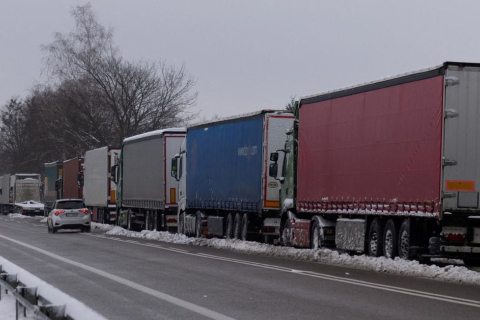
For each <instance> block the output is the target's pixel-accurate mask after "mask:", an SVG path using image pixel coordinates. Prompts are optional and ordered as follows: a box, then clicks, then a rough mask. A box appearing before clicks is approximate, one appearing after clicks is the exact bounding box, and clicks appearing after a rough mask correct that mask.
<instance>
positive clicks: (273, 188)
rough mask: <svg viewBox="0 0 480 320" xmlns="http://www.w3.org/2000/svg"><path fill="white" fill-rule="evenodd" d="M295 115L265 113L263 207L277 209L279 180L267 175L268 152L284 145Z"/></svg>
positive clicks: (281, 164) (280, 159)
mask: <svg viewBox="0 0 480 320" xmlns="http://www.w3.org/2000/svg"><path fill="white" fill-rule="evenodd" d="M294 119H295V117H294V116H293V115H292V114H290V113H280V114H278V113H267V114H265V123H264V126H265V130H264V140H263V141H264V152H263V157H264V158H263V162H264V163H263V179H262V183H263V185H262V195H263V209H272V210H278V209H279V202H278V197H279V189H280V182H279V181H277V180H275V178H272V177H270V176H269V175H268V164H269V163H270V161H269V157H270V153H272V152H275V151H277V150H279V149H283V148H284V146H285V139H286V135H285V132H286V131H287V130H288V129H290V128H292V126H293V120H294ZM278 167H279V168H280V170H281V168H282V167H283V154H281V155H280V157H279V161H278Z"/></svg>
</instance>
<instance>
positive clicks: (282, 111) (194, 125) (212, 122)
mask: <svg viewBox="0 0 480 320" xmlns="http://www.w3.org/2000/svg"><path fill="white" fill-rule="evenodd" d="M264 113H290V112H288V111H286V110H273V109H265V110H260V111H255V112H250V113H243V114H239V115H235V116H231V117H225V118H219V119H215V120H208V121H202V122H197V123H193V124H191V125H188V126H187V129H193V128H197V127H202V126H206V125H209V124H218V123H221V122H230V121H235V120H237V119H244V118H250V117H254V116H257V115H260V114H264Z"/></svg>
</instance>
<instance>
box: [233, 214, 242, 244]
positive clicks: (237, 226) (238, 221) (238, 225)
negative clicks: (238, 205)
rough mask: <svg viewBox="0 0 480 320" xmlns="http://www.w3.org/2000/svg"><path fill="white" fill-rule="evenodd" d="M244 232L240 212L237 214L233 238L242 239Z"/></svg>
mask: <svg viewBox="0 0 480 320" xmlns="http://www.w3.org/2000/svg"><path fill="white" fill-rule="evenodd" d="M241 232H242V216H241V215H240V213H237V214H236V215H235V224H234V228H233V239H240V236H241Z"/></svg>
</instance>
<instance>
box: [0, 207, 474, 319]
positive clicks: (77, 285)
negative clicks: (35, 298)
mask: <svg viewBox="0 0 480 320" xmlns="http://www.w3.org/2000/svg"><path fill="white" fill-rule="evenodd" d="M0 256H3V257H4V258H5V259H8V260H10V261H12V262H13V263H15V264H17V265H19V266H20V267H22V268H24V269H26V270H27V271H29V272H31V273H33V274H35V275H36V276H37V277H39V278H41V279H43V280H44V281H46V282H48V283H50V284H52V285H53V286H55V287H57V288H59V289H60V290H62V291H64V292H66V293H67V294H69V295H71V296H73V297H74V298H76V299H78V300H80V301H82V302H83V303H85V304H86V305H88V306H89V307H91V308H92V309H94V310H96V311H97V312H99V313H100V314H102V315H103V316H105V317H106V318H109V319H207V318H214V319H228V318H233V319H296V320H297V319H386V318H387V319H479V318H480V287H478V286H469V285H459V284H451V283H445V282H440V281H432V280H426V279H418V278H412V277H401V276H394V275H388V274H381V273H375V272H368V271H362V270H355V269H350V268H343V267H338V266H329V265H322V264H319V263H309V262H300V261H290V260H283V259H277V258H271V257H264V256H257V255H248V254H241V253H236V252H230V251H225V250H217V249H213V248H208V247H197V246H187V245H173V244H169V243H162V242H158V241H149V240H140V239H135V240H132V239H128V238H122V237H112V236H105V235H104V234H103V233H92V234H89V235H86V234H82V233H79V232H68V231H66V232H62V231H60V232H59V233H57V234H48V233H47V228H46V226H45V225H44V224H42V223H40V222H39V221H38V220H34V219H10V218H8V217H6V216H0Z"/></svg>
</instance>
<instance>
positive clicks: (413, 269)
mask: <svg viewBox="0 0 480 320" xmlns="http://www.w3.org/2000/svg"><path fill="white" fill-rule="evenodd" d="M95 228H96V229H98V230H106V231H107V232H106V234H107V235H113V236H122V237H129V238H139V239H149V240H157V241H162V242H167V243H175V244H185V245H195V246H205V247H212V248H217V249H224V250H232V251H237V252H243V253H250V254H258V255H264V256H270V257H277V258H284V259H291V260H302V261H311V262H319V263H324V264H333V265H339V266H344V267H351V268H356V269H362V270H369V271H376V272H384V273H390V274H396V275H404V276H412V277H422V278H429V279H437V280H442V281H448V282H456V283H466V284H473V285H480V273H479V272H476V271H472V270H469V269H467V268H465V267H462V266H453V265H449V266H445V267H440V266H436V265H425V264H420V263H419V262H418V261H407V260H402V259H399V258H396V259H395V260H392V259H387V258H384V257H380V258H374V257H369V256H365V255H354V256H351V255H349V254H345V253H339V252H337V251H333V250H329V249H319V250H311V249H295V248H291V247H279V246H274V245H269V244H263V243H257V242H250V241H241V240H230V239H229V240H227V239H216V238H213V239H206V238H200V239H198V238H189V237H187V236H185V235H181V234H172V233H168V232H158V231H145V230H144V231H141V232H135V231H129V230H125V229H123V228H121V227H114V226H111V225H99V224H95Z"/></svg>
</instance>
